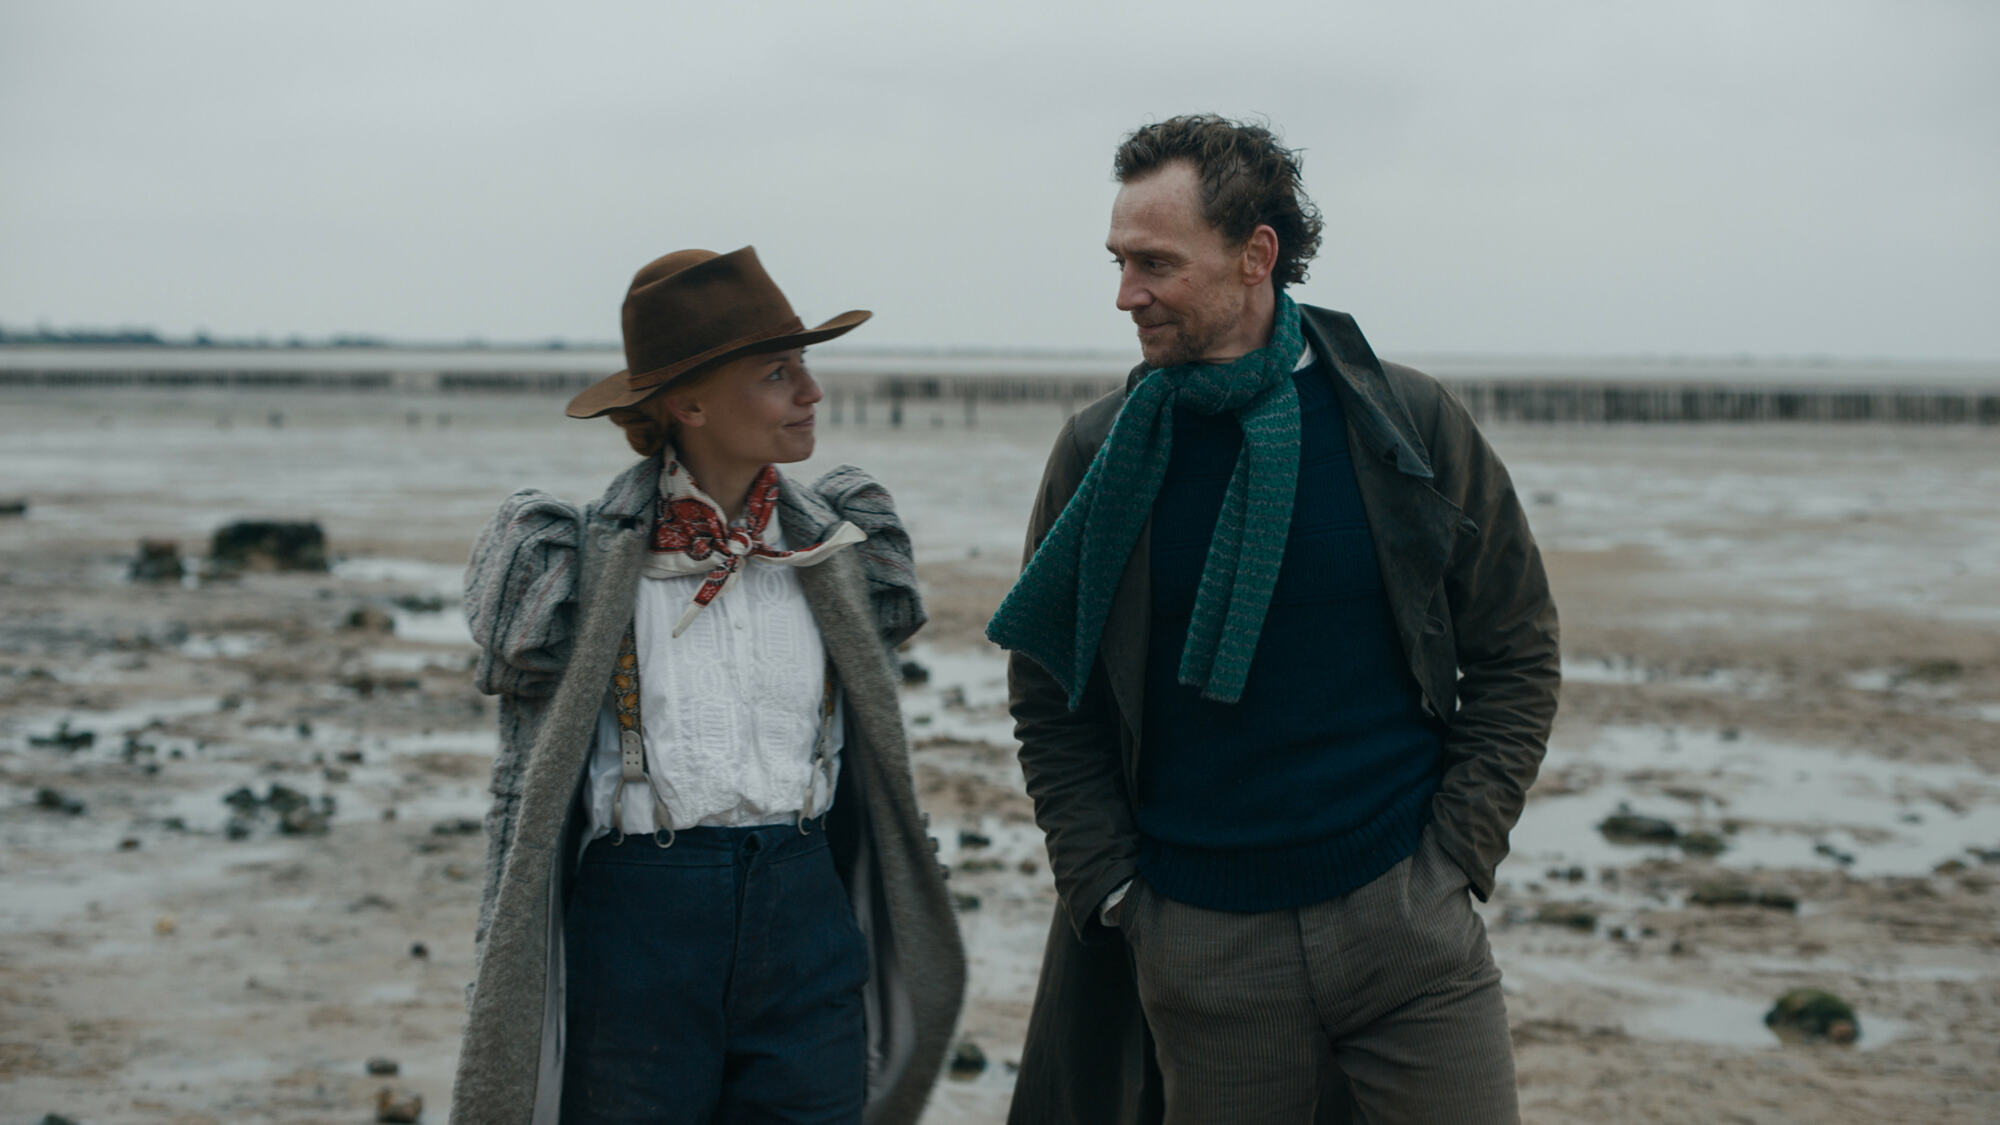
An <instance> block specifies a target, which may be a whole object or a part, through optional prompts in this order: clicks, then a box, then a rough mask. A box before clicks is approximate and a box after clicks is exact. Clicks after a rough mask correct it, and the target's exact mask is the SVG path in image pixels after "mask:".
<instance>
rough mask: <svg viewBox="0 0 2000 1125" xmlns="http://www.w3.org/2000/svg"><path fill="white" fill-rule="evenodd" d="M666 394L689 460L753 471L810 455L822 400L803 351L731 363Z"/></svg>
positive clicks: (772, 354) (755, 357)
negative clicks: (816, 412)
mask: <svg viewBox="0 0 2000 1125" xmlns="http://www.w3.org/2000/svg"><path fill="white" fill-rule="evenodd" d="M662 397H663V398H665V399H666V407H667V410H668V412H669V413H670V414H671V415H672V417H673V419H674V421H675V422H676V423H678V424H679V427H680V447H681V453H682V455H683V456H685V457H693V458H694V459H696V460H700V461H705V462H708V463H710V464H714V465H718V466H722V465H727V466H731V467H736V468H751V469H755V468H761V467H763V466H764V465H767V464H780V465H785V464H791V463H792V462H794V461H803V460H805V459H806V458H808V457H810V456H812V451H813V405H814V404H815V403H817V402H818V401H819V400H820V399H821V397H823V396H822V395H821V393H820V389H819V383H817V382H816V381H814V379H813V377H812V374H811V373H810V372H808V371H807V370H806V363H805V351H804V349H802V348H794V349H792V350H790V351H783V352H767V353H765V354H763V355H753V356H745V357H744V358H742V359H738V360H732V361H730V362H729V363H726V364H724V365H723V366H721V367H719V368H717V369H715V370H714V371H713V372H710V373H709V374H708V375H706V376H704V377H702V378H701V379H699V380H697V381H696V382H695V383H693V384H692V385H690V386H688V387H686V388H677V389H674V390H669V391H667V392H666V394H665V395H663V396H662Z"/></svg>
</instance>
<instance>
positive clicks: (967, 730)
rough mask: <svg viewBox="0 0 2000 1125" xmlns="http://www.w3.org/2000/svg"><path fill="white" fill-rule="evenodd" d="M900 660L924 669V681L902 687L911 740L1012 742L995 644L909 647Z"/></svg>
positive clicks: (1001, 659)
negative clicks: (927, 671) (968, 646)
mask: <svg viewBox="0 0 2000 1125" xmlns="http://www.w3.org/2000/svg"><path fill="white" fill-rule="evenodd" d="M903 659H905V660H914V661H916V662H917V663H919V664H921V665H923V666H924V667H925V668H926V669H928V670H929V671H930V679H929V680H927V681H925V682H924V683H921V684H913V685H909V686H906V687H904V688H903V690H902V704H903V719H904V721H905V723H906V724H908V728H909V736H910V738H911V740H913V741H914V740H918V739H924V738H951V739H956V740H958V741H960V742H982V743H987V744H990V745H994V746H1013V745H1014V718H1013V716H1012V715H1009V714H1008V713H1007V654H1006V653H1005V652H1004V651H1002V650H1000V649H997V648H992V647H990V646H988V647H981V648H977V649H961V648H953V649H939V648H932V647H931V646H929V645H923V644H918V645H912V646H911V648H910V651H909V653H908V654H907V655H905V656H904V657H903Z"/></svg>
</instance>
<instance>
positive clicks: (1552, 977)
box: [1505, 955, 1914, 1051]
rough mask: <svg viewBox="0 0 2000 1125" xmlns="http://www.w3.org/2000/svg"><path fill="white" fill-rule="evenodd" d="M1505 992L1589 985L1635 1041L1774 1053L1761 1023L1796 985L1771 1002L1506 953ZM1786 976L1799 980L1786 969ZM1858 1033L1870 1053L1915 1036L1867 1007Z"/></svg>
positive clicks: (1903, 1023) (1782, 986)
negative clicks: (1875, 1049)
mask: <svg viewBox="0 0 2000 1125" xmlns="http://www.w3.org/2000/svg"><path fill="white" fill-rule="evenodd" d="M1505 968H1506V973H1507V984H1508V990H1509V991H1512V992H1523V991H1530V990H1532V989H1533V988H1535V987H1536V986H1538V985H1563V984H1568V985H1577V984H1581V985H1585V986H1588V987H1589V988H1590V989H1591V990H1592V992H1593V993H1594V994H1595V996H1596V998H1597V999H1598V1000H1599V1001H1600V1002H1605V1003H1608V1004H1610V1005H1612V1008H1611V1011H1610V1013H1609V1014H1610V1015H1611V1017H1612V1019H1611V1022H1615V1023H1617V1024H1618V1025H1619V1026H1620V1027H1621V1028H1623V1029H1624V1031H1625V1034H1627V1035H1630V1036H1633V1037H1634V1038H1638V1039H1655V1040H1658V1039H1670V1040H1678V1041H1681V1042H1687V1043H1701V1044H1705V1045H1707V1046H1712V1047H1733V1048H1737V1049H1741V1050H1776V1049H1779V1048H1782V1047H1784V1046H1785V1043H1784V1041H1783V1040H1781V1039H1779V1038H1778V1035H1777V1033H1776V1032H1774V1031H1772V1030H1771V1029H1770V1028H1768V1027H1766V1026H1764V1013H1766V1012H1768V1011H1770V1010H1771V1005H1772V1004H1773V1003H1774V1002H1775V1001H1776V999H1777V997H1778V996H1779V995H1780V994H1782V993H1783V992H1784V991H1785V990H1786V989H1788V988H1792V987H1796V984H1795V983H1793V982H1787V983H1775V984H1772V985H1771V987H1770V992H1771V995H1770V997H1769V998H1767V999H1753V998H1747V997H1743V996H1738V995H1734V994H1731V993H1727V992H1717V991H1713V990H1709V989H1699V988H1688V987H1686V986H1685V985H1680V984H1672V983H1668V982H1665V981H1655V980H1648V979H1646V978H1645V977H1642V976H1638V975H1635V974H1634V973H1633V972H1631V971H1630V970H1629V969H1627V970H1625V971H1619V972H1611V971H1606V970H1601V969H1598V968H1594V967H1589V966H1585V965H1582V964H1578V963H1577V962H1576V961H1574V960H1561V961H1558V960H1556V959H1553V958H1548V957H1536V956H1532V955H1530V956H1521V955H1515V956H1512V957H1508V958H1506V964H1505ZM1785 975H1786V976H1788V977H1794V978H1795V977H1796V973H1795V972H1790V971H1788V972H1787V973H1786V974H1785ZM1856 1016H1857V1018H1858V1019H1859V1022H1860V1024H1861V1038H1860V1039H1859V1040H1858V1041H1856V1043H1855V1044H1854V1049H1856V1050H1862V1051H1867V1050H1872V1049H1874V1048H1876V1047H1880V1046H1883V1045H1884V1044H1887V1043H1893V1042H1895V1041H1896V1040H1898V1039H1901V1038H1903V1037H1904V1036H1906V1035H1908V1034H1909V1033H1910V1030H1911V1028H1912V1027H1913V1026H1914V1025H1913V1024H1911V1023H1910V1022H1909V1021H1907V1020H1897V1019H1890V1018H1888V1017H1886V1016H1879V1015H1873V1014H1871V1013H1869V1012H1868V1011H1867V1010H1865V1009H1863V1010H1861V1011H1859V1012H1857V1013H1856Z"/></svg>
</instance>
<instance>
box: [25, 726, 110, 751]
mask: <svg viewBox="0 0 2000 1125" xmlns="http://www.w3.org/2000/svg"><path fill="white" fill-rule="evenodd" d="M96 744H97V732H96V731H90V730H71V729H69V720H68V719H64V720H62V721H61V722H59V723H57V724H56V729H55V730H54V731H51V732H50V733H48V734H31V735H29V736H28V745H30V746H47V747H49V748H50V749H53V750H62V751H65V752H74V751H77V750H88V749H90V748H91V747H92V746H94V745H96Z"/></svg>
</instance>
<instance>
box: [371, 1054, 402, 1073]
mask: <svg viewBox="0 0 2000 1125" xmlns="http://www.w3.org/2000/svg"><path fill="white" fill-rule="evenodd" d="M402 1071H403V1067H402V1065H401V1064H400V1063H398V1062H397V1061H396V1060H395V1059H391V1058H385V1057H383V1056H381V1055H377V1056H375V1057H374V1058H372V1059H369V1060H368V1073H370V1074H373V1075H377V1076H382V1075H390V1074H401V1073H402Z"/></svg>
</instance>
